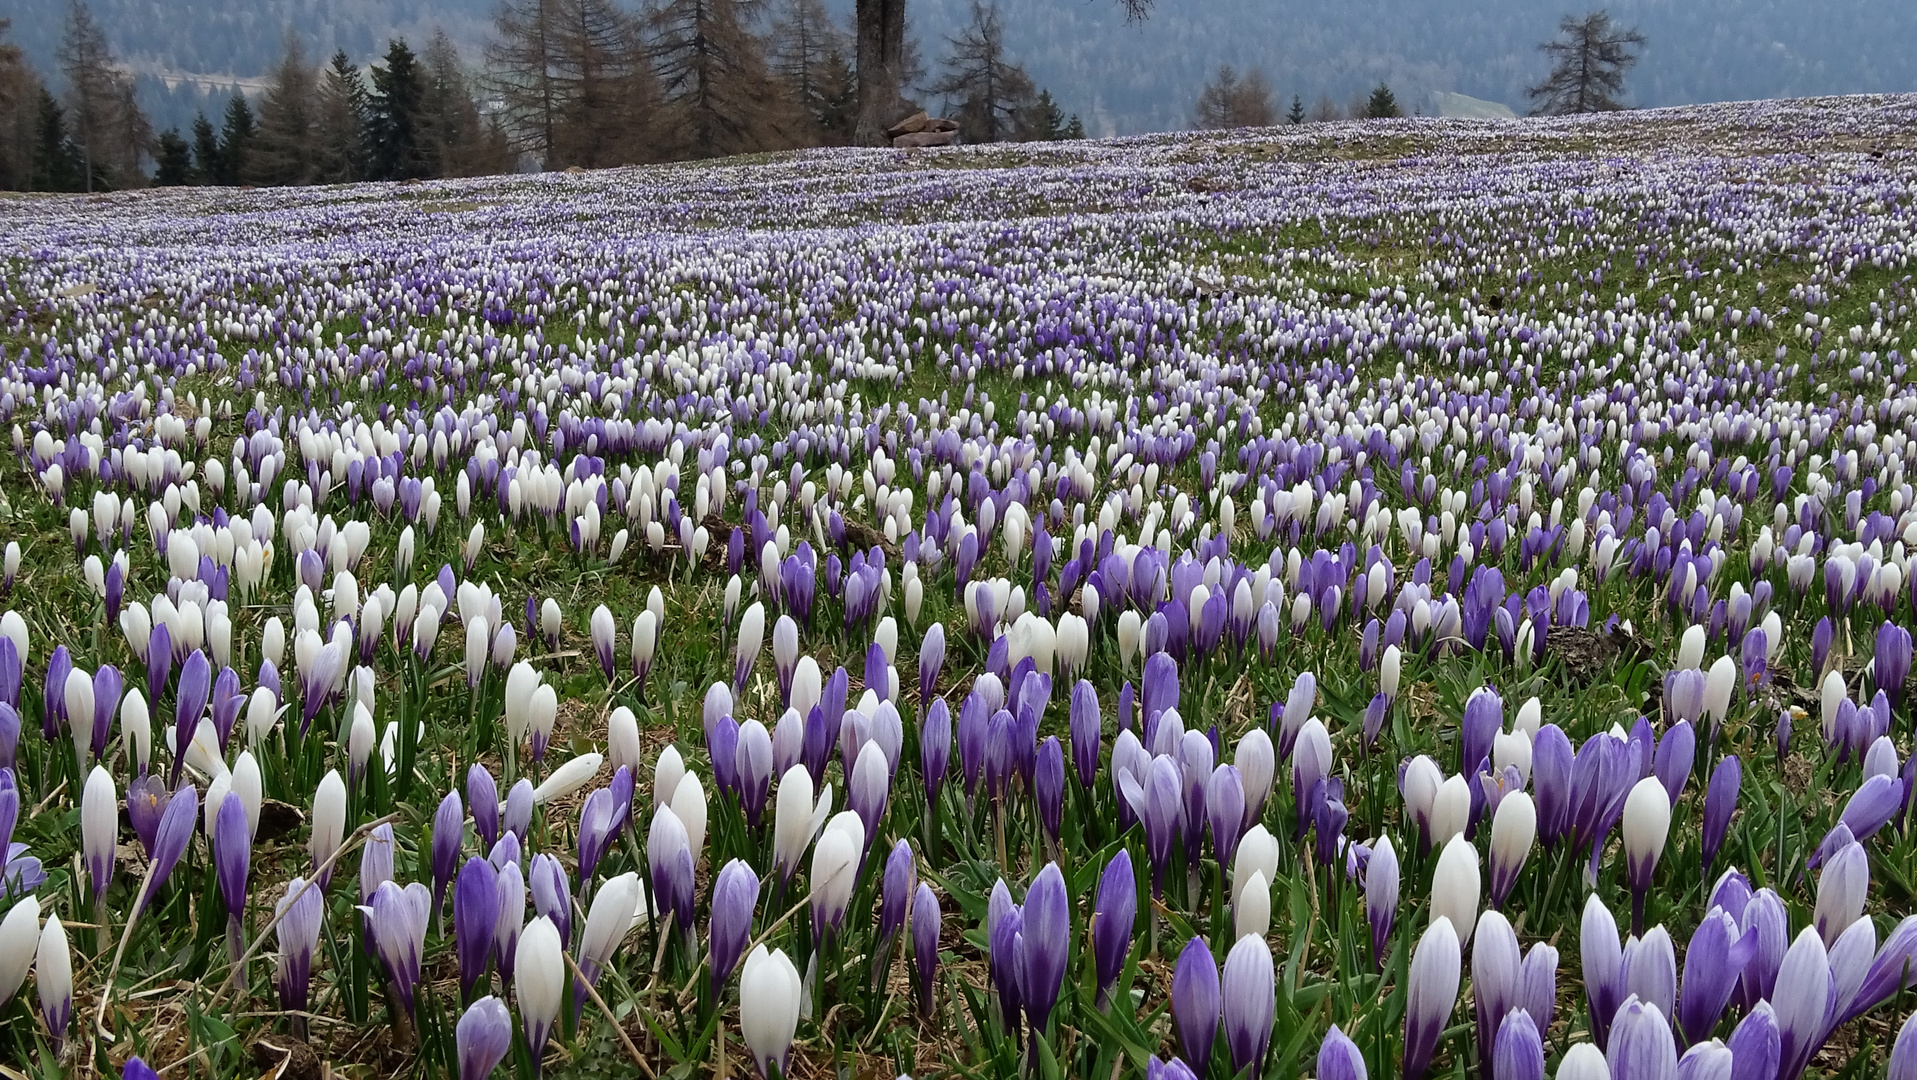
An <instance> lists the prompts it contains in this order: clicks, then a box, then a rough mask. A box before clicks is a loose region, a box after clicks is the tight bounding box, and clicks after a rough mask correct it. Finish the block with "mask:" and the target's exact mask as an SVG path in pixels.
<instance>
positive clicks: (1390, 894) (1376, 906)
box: [1365, 836, 1399, 968]
mask: <svg viewBox="0 0 1917 1080" xmlns="http://www.w3.org/2000/svg"><path fill="white" fill-rule="evenodd" d="M1398 884H1399V883H1398V852H1397V850H1396V849H1395V848H1394V847H1393V846H1392V843H1391V838H1390V837H1389V836H1381V837H1379V838H1378V842H1377V844H1376V845H1374V846H1373V847H1372V849H1371V861H1370V863H1368V864H1367V865H1366V867H1365V918H1366V921H1368V922H1369V923H1370V924H1371V964H1372V967H1373V968H1382V967H1383V965H1384V958H1385V946H1386V944H1387V942H1389V940H1390V938H1391V924H1392V923H1393V922H1394V921H1395V920H1396V918H1397V914H1398Z"/></svg>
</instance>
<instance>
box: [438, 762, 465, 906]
mask: <svg viewBox="0 0 1917 1080" xmlns="http://www.w3.org/2000/svg"><path fill="white" fill-rule="evenodd" d="M465 835H466V808H465V807H464V806H462V805H461V804H460V801H459V792H457V791H449V792H447V793H446V797H445V798H443V799H441V800H439V809H438V810H437V811H435V812H434V814H433V850H432V857H433V921H434V922H435V923H437V922H438V921H439V911H440V908H441V907H442V906H443V905H444V903H445V900H446V886H447V885H449V884H451V883H452V880H453V871H455V870H457V869H458V868H459V847H460V842H461V841H462V840H464V839H465Z"/></svg>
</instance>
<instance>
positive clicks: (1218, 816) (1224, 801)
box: [1187, 765, 1245, 867]
mask: <svg viewBox="0 0 1917 1080" xmlns="http://www.w3.org/2000/svg"><path fill="white" fill-rule="evenodd" d="M1205 815H1206V817H1208V818H1209V819H1210V821H1211V846H1212V853H1213V855H1214V856H1215V857H1216V858H1217V860H1218V865H1219V866H1221V867H1227V866H1230V865H1231V864H1232V856H1233V855H1234V854H1236V853H1237V851H1238V839H1239V837H1240V836H1242V835H1243V830H1244V825H1245V782H1244V779H1243V777H1242V776H1240V775H1239V772H1238V767H1237V766H1235V765H1220V766H1218V767H1217V768H1215V769H1213V770H1212V771H1211V779H1209V780H1207V781H1206V782H1205ZM1187 858H1190V856H1189V855H1188V856H1187Z"/></svg>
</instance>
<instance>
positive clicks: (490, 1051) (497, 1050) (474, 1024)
mask: <svg viewBox="0 0 1917 1080" xmlns="http://www.w3.org/2000/svg"><path fill="white" fill-rule="evenodd" d="M453 1041H454V1045H455V1046H456V1047H457V1049H458V1053H459V1080H487V1078H488V1077H490V1076H492V1074H493V1070H494V1069H497V1068H498V1067H499V1063H500V1062H502V1061H504V1060H506V1054H507V1052H509V1051H510V1050H511V1049H512V1045H513V1018H512V1014H511V1013H509V1012H507V1011H506V1006H505V1004H504V1003H503V1002H501V1001H500V1000H499V999H498V998H496V997H493V996H492V995H491V994H488V995H486V996H485V997H483V998H480V999H479V1000H478V1001H475V1002H473V1003H472V1004H471V1005H470V1006H468V1007H467V1009H466V1011H465V1012H464V1013H462V1014H461V1015H460V1017H459V1024H458V1025H457V1026H456V1027H455V1028H454V1029H453Z"/></svg>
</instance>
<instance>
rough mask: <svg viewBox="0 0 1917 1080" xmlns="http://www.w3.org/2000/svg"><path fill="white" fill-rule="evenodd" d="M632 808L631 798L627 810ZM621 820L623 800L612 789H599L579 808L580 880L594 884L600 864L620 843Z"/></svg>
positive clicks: (628, 799)
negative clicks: (614, 842) (594, 873)
mask: <svg viewBox="0 0 1917 1080" xmlns="http://www.w3.org/2000/svg"><path fill="white" fill-rule="evenodd" d="M631 805H632V800H631V798H630V796H628V798H627V800H626V806H627V808H628V809H630V807H631ZM620 820H621V814H620V806H619V799H618V796H616V795H615V794H614V793H613V790H612V789H611V788H609V787H603V788H599V789H597V790H595V791H594V792H593V793H592V794H590V795H588V796H586V801H585V802H584V803H583V804H582V805H581V806H580V807H579V863H578V865H579V880H581V881H585V882H590V881H591V880H592V874H593V871H594V870H596V869H598V867H599V860H600V859H601V858H603V857H604V856H605V854H606V851H607V850H608V849H609V848H611V847H612V843H613V841H614V840H616V839H618V836H619V825H620Z"/></svg>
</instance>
